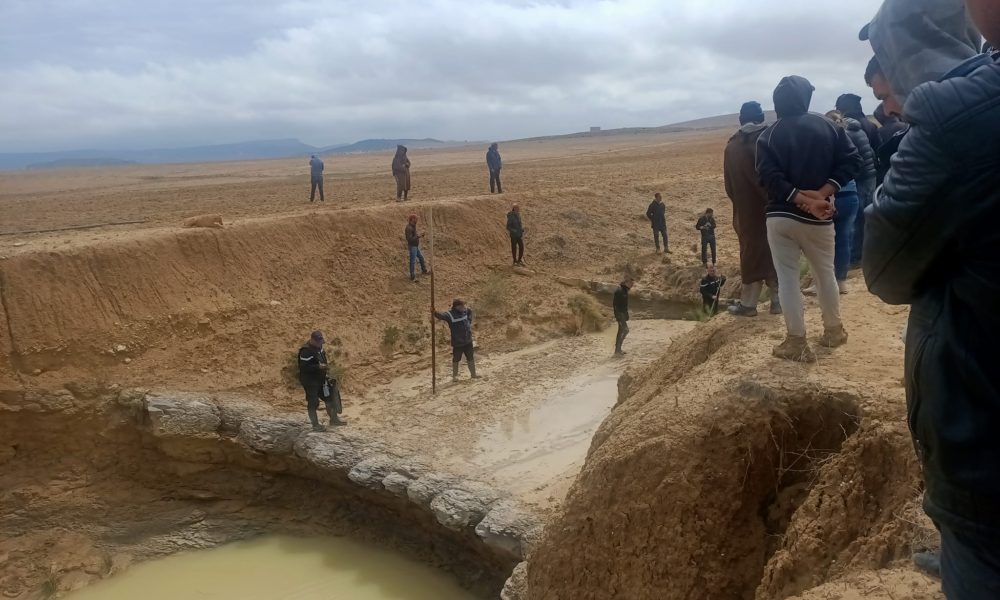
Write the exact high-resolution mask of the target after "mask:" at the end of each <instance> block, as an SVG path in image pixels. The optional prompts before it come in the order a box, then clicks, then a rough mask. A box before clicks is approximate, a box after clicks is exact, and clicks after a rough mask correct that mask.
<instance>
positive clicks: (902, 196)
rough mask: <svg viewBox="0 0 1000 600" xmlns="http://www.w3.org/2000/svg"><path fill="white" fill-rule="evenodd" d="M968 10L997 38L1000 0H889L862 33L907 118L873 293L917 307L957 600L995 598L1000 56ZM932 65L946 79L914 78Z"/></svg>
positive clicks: (917, 435) (874, 260)
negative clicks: (982, 41) (985, 50)
mask: <svg viewBox="0 0 1000 600" xmlns="http://www.w3.org/2000/svg"><path fill="white" fill-rule="evenodd" d="M966 7H967V8H968V12H966V10H965V9H966ZM970 16H971V18H972V19H973V20H974V21H975V24H976V25H978V26H979V28H980V29H981V30H982V31H983V32H984V33H985V34H986V37H987V40H989V41H990V42H992V43H997V42H1000V0H966V2H965V5H964V6H963V4H962V2H960V1H959V0H951V1H945V0H935V1H933V2H929V1H927V0H919V1H918V0H905V1H891V2H886V3H885V5H884V6H883V7H882V9H881V10H880V11H879V14H878V15H876V17H875V20H874V21H873V22H872V23H871V25H869V26H868V27H866V30H865V31H864V32H863V37H866V38H870V40H871V42H872V46H873V48H874V50H875V54H876V58H877V59H878V62H879V64H880V65H881V67H882V72H883V73H884V74H885V78H886V80H887V82H888V83H889V84H890V85H891V88H892V93H894V94H897V95H899V96H901V97H905V104H903V109H902V113H903V114H904V115H905V118H906V120H907V121H908V122H909V123H910V130H909V132H908V133H907V134H906V136H905V137H904V138H903V139H902V141H901V142H900V145H899V150H898V152H897V153H896V155H895V157H894V158H893V160H892V167H891V169H890V170H889V172H888V174H887V175H886V178H885V183H884V184H883V186H882V187H881V188H880V190H879V193H878V194H877V195H876V198H875V203H874V204H873V205H872V206H871V208H869V209H868V213H867V215H866V220H865V226H866V235H865V249H864V258H863V266H864V271H865V278H866V280H867V282H868V286H869V288H870V289H871V291H872V292H874V293H875V294H876V295H878V296H879V297H880V298H882V299H883V300H885V301H886V302H888V303H890V304H909V305H910V306H911V309H910V317H909V326H908V328H907V334H906V356H905V372H906V375H905V381H906V399H907V417H908V422H909V426H910V432H911V434H912V436H913V442H914V447H915V449H916V451H917V455H918V457H919V458H920V461H921V463H922V465H923V474H924V483H925V489H924V510H925V511H926V512H927V514H928V515H930V517H931V518H932V519H933V520H934V522H935V524H936V525H937V526H938V529H939V530H940V531H941V564H940V568H941V576H942V584H943V588H944V593H945V596H947V598H948V599H949V600H985V599H994V598H1000V376H998V374H997V373H998V371H997V358H998V357H1000V351H998V350H997V340H998V339H1000V311H998V308H1000V258H998V257H1000V228H998V227H997V223H998V222H1000V152H998V150H997V140H1000V102H998V100H997V99H998V98H1000V64H998V63H997V62H996V58H995V57H993V58H991V57H989V56H987V55H982V54H978V48H979V42H978V33H974V31H975V30H974V28H973V27H972V25H971V23H970V22H969V20H968V18H969V17H970ZM900 32H903V33H905V34H907V35H904V36H901V35H899V33H900ZM916 45H921V47H920V49H919V50H916V49H915V48H914V46H916ZM963 56H967V57H971V58H967V59H966V60H965V61H964V62H959V61H961V58H962V57H963ZM956 63H958V64H956ZM949 64H950V65H951V67H950V70H949V69H948V65H949ZM929 67H932V68H933V69H934V70H935V73H934V74H935V75H936V76H937V77H939V78H940V80H939V81H931V82H929V83H925V84H923V85H918V84H919V79H918V78H917V77H918V74H919V73H924V72H926V71H927V69H928V68H929ZM942 71H943V72H944V75H943V76H941V75H940V73H941V72H942ZM915 74H917V75H915ZM925 81H926V79H925ZM915 85H918V86H917V87H914V86H915Z"/></svg>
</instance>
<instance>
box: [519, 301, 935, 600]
mask: <svg viewBox="0 0 1000 600" xmlns="http://www.w3.org/2000/svg"><path fill="white" fill-rule="evenodd" d="M859 283H860V282H855V285H852V293H851V294H850V295H848V296H846V297H845V300H844V305H843V312H844V315H845V316H846V323H847V327H848V329H849V331H850V333H851V340H850V342H849V343H848V345H847V346H845V347H843V348H840V349H838V350H835V351H832V352H824V353H822V354H821V355H820V360H819V362H818V363H817V364H816V365H812V366H806V365H799V364H793V363H788V362H784V361H780V360H777V359H774V358H772V357H771V356H770V352H769V350H770V347H771V346H772V345H773V344H775V343H777V341H779V340H780V338H781V334H782V332H783V329H782V327H783V325H782V322H781V320H780V319H779V318H774V317H761V318H758V319H757V320H754V321H746V320H744V321H740V320H736V319H734V318H731V317H728V316H722V317H719V318H717V319H715V320H714V321H713V322H711V323H710V324H705V325H702V326H700V327H699V328H697V329H695V330H694V331H692V332H691V333H689V334H688V335H687V336H685V337H684V338H683V339H682V340H681V341H679V342H677V343H676V344H675V345H674V347H673V348H672V349H671V351H670V352H669V353H668V354H667V355H666V356H664V357H663V358H662V359H661V360H660V361H659V362H658V363H656V364H655V365H653V366H651V367H649V368H647V369H645V370H643V371H639V372H633V373H630V377H629V378H628V379H629V380H630V381H629V382H628V384H627V392H626V394H625V397H624V398H623V401H622V402H621V403H620V404H619V406H618V407H617V408H616V410H615V411H614V412H613V413H612V415H611V416H610V417H609V418H608V420H607V421H606V422H605V423H604V424H603V425H602V427H601V429H600V430H599V432H598V433H597V435H596V436H595V438H594V441H593V444H592V446H591V449H590V453H589V455H588V459H587V462H586V465H585V466H584V469H583V472H582V473H581V475H580V477H579V479H578V480H577V482H576V483H575V485H574V486H573V488H572V489H571V491H570V494H569V496H568V498H567V501H566V503H565V505H564V514H563V515H562V516H561V518H558V519H556V520H555V521H554V522H552V523H550V524H549V526H548V528H547V531H546V538H545V541H544V542H543V543H542V545H541V547H540V548H539V549H538V551H537V552H536V553H535V554H534V555H533V556H532V559H531V561H530V563H529V580H530V597H531V598H534V599H538V600H541V599H545V600H555V599H562V598H565V599H569V598H573V599H598V598H600V599H606V598H630V599H635V600H639V599H645V598H648V599H653V598H656V599H668V598H685V599H696V598H704V599H706V600H708V599H718V598H734V599H735V598H743V599H748V600H749V599H754V598H757V599H760V600H764V599H768V600H770V599H783V598H789V597H791V596H795V595H797V594H804V595H803V596H801V597H802V598H836V597H840V596H836V595H825V594H829V593H830V591H831V590H842V591H844V593H850V592H849V590H852V589H854V590H857V589H859V588H858V587H857V586H859V585H861V584H862V583H863V582H866V583H865V585H866V587H865V588H863V589H864V595H863V597H866V598H899V597H907V598H937V597H939V595H938V593H937V592H936V585H935V584H934V582H932V581H931V580H928V579H927V578H925V577H923V576H921V575H918V574H916V573H913V572H912V570H911V568H910V567H909V565H908V560H907V559H908V557H909V555H910V552H911V551H912V550H913V549H914V547H916V549H920V544H922V543H925V542H926V540H925V539H923V538H925V537H927V531H926V522H922V520H921V519H920V518H919V517H918V516H917V515H919V511H918V510H917V508H916V503H917V500H918V498H919V484H920V482H919V474H918V468H917V465H916V461H915V458H914V455H913V451H912V447H911V445H910V439H909V434H908V432H907V430H906V425H905V420H904V419H903V418H902V415H904V414H905V402H904V393H903V386H902V382H901V381H900V380H899V379H898V374H899V373H901V372H902V368H901V364H900V363H901V361H902V344H901V342H900V339H899V332H900V330H901V329H902V325H903V315H902V314H898V312H899V311H898V310H897V309H890V308H889V307H885V306H883V305H881V304H879V303H878V302H877V300H876V299H874V298H873V297H871V296H869V295H868V294H867V293H865V292H863V291H862V290H861V289H860V285H856V284H859ZM809 312H810V319H811V320H810V325H811V327H812V330H813V331H816V330H821V329H822V326H821V324H819V323H818V310H817V309H811V310H810V311H809ZM897 561H899V564H900V565H901V566H902V567H903V569H904V572H908V573H909V575H905V576H903V577H902V578H900V577H898V576H895V577H894V576H888V575H886V577H885V580H886V581H889V582H897V583H892V584H891V585H890V584H886V585H872V582H873V581H878V580H879V578H880V577H881V575H879V574H878V573H874V574H873V575H871V576H868V577H862V576H860V575H859V573H863V572H880V570H881V569H887V568H891V567H892V566H893V565H895V564H896V563H897ZM827 582H838V584H837V585H833V584H832V583H831V584H830V585H827V586H824V587H820V588H818V589H817V590H816V591H815V592H812V593H810V592H809V590H810V589H812V588H815V587H817V586H821V585H823V584H825V583H827ZM899 582H902V583H899ZM914 582H916V588H915V589H914ZM893 594H896V595H893ZM900 594H902V595H900ZM843 597H851V596H843Z"/></svg>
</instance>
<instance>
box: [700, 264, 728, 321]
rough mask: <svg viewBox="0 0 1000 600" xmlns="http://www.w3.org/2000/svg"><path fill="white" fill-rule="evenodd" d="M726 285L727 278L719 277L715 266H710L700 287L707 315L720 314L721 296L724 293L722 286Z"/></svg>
mask: <svg viewBox="0 0 1000 600" xmlns="http://www.w3.org/2000/svg"><path fill="white" fill-rule="evenodd" d="M724 285H726V278H725V277H719V275H718V274H717V273H716V272H715V265H709V267H708V271H707V272H706V273H705V276H704V277H702V278H701V285H700V287H699V289H700V291H701V303H702V306H703V307H704V308H705V312H706V313H707V314H709V315H714V314H715V313H717V312H719V294H720V293H721V292H722V286H724Z"/></svg>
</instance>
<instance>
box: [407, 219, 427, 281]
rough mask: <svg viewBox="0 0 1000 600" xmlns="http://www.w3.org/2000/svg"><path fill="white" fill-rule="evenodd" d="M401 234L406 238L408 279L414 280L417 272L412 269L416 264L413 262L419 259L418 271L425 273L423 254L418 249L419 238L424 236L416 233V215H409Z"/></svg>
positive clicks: (425, 265)
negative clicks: (408, 266)
mask: <svg viewBox="0 0 1000 600" xmlns="http://www.w3.org/2000/svg"><path fill="white" fill-rule="evenodd" d="M403 236H404V237H405V238H406V247H407V248H408V250H409V253H410V281H413V282H416V281H417V274H416V272H415V270H414V267H415V266H416V265H415V264H414V263H416V262H417V261H418V260H419V261H420V273H421V274H423V275H426V274H427V263H425V262H424V254H423V253H422V252H421V251H420V238H422V237H424V234H422V233H417V215H415V214H411V215H410V218H409V219H408V220H407V223H406V229H404V230H403Z"/></svg>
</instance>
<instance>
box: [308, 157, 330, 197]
mask: <svg viewBox="0 0 1000 600" xmlns="http://www.w3.org/2000/svg"><path fill="white" fill-rule="evenodd" d="M323 169H324V166H323V161H322V160H321V159H320V157H318V156H316V155H315V154H313V155H312V158H310V159H309V179H310V182H311V183H312V185H311V186H310V189H309V201H310V202H312V201H313V200H315V199H316V188H319V201H320V202H324V201H325V200H326V198H325V197H324V196H323Z"/></svg>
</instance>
